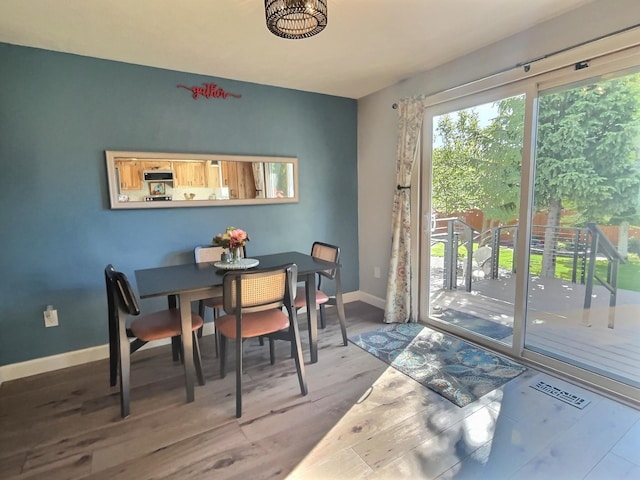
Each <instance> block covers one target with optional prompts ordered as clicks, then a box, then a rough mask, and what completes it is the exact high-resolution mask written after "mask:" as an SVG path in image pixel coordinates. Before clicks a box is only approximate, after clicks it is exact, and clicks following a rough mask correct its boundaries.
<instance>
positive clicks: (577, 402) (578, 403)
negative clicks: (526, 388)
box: [530, 380, 590, 409]
mask: <svg viewBox="0 0 640 480" xmlns="http://www.w3.org/2000/svg"><path fill="white" fill-rule="evenodd" d="M530 387H531V388H535V389H536V390H539V391H541V392H542V393H546V394H547V395H549V396H551V397H554V398H557V399H558V400H562V401H563V402H565V403H568V404H569V405H573V406H574V407H576V408H580V409H583V408H584V407H586V406H587V405H589V402H590V400H587V399H586V398H582V397H580V396H579V395H576V394H575V393H571V392H568V391H566V390H563V389H561V388H558V387H554V386H553V385H550V384H548V383H546V382H543V381H542V380H540V381H538V382H537V383H535V384H533V385H530Z"/></svg>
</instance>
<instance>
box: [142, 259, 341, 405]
mask: <svg viewBox="0 0 640 480" xmlns="http://www.w3.org/2000/svg"><path fill="white" fill-rule="evenodd" d="M252 258H255V259H257V260H258V261H259V264H258V266H257V267H255V268H269V267H276V266H280V265H286V264H291V263H295V264H296V266H297V267H298V281H300V282H302V281H304V282H305V292H306V297H307V298H306V300H307V308H308V312H309V349H310V354H311V363H315V362H317V361H318V322H317V311H316V308H317V305H316V296H315V289H316V285H315V281H316V273H317V272H320V271H324V270H333V269H335V270H336V275H335V288H336V292H335V299H336V308H337V313H338V318H339V320H340V322H341V324H342V325H345V314H344V303H343V300H342V287H341V283H340V264H339V263H333V262H328V261H326V260H321V259H319V258H314V257H312V256H311V255H309V254H305V253H300V252H282V253H275V254H270V255H259V256H254V257H252ZM134 273H135V277H136V283H137V286H138V295H139V296H140V298H152V297H160V296H166V297H168V298H169V302H170V304H171V303H172V301H174V299H175V298H177V299H178V303H177V306H178V307H179V308H180V318H181V328H182V335H181V341H182V352H183V355H182V358H183V363H184V370H185V382H186V390H187V402H192V401H193V400H194V398H195V394H194V377H195V369H194V365H193V341H192V338H191V303H192V302H194V301H198V300H201V299H204V298H210V297H214V296H218V295H219V292H220V287H221V286H222V278H223V276H224V274H225V273H226V271H225V270H221V269H218V268H216V267H215V266H214V263H207V262H203V263H189V264H184V265H169V266H165V267H156V268H148V269H142V270H136V271H135V272H134ZM342 332H343V334H342V336H343V339H342V340H343V343H344V345H347V338H346V333H345V329H343V330H342Z"/></svg>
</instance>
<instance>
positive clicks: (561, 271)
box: [431, 243, 640, 292]
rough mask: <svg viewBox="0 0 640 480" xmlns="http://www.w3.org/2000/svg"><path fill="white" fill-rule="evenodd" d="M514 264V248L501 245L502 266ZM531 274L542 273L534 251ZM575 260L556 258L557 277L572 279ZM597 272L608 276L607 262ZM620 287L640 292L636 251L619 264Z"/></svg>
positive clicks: (438, 248) (435, 250) (440, 252)
mask: <svg viewBox="0 0 640 480" xmlns="http://www.w3.org/2000/svg"><path fill="white" fill-rule="evenodd" d="M431 254H432V255H433V256H434V257H442V256H444V244H442V243H437V244H435V245H434V246H433V247H432V248H431ZM465 254H466V249H465V248H463V247H461V248H460V253H459V255H460V258H465ZM512 264H513V250H511V249H509V248H505V247H500V267H501V268H505V269H508V270H511V266H512ZM529 265H530V267H529V268H530V270H529V273H530V274H531V275H540V270H541V266H542V255H541V254H538V253H533V254H531V256H530V257H529ZM572 266H573V260H572V259H571V258H565V257H559V258H558V259H557V260H556V277H557V278H560V279H563V280H567V281H571V269H572ZM596 273H597V274H598V276H599V277H600V278H605V279H606V278H607V262H606V261H604V260H598V261H596ZM618 288H620V289H622V290H632V291H635V292H640V257H638V255H637V254H635V253H630V254H629V258H628V259H627V263H623V264H620V265H619V266H618Z"/></svg>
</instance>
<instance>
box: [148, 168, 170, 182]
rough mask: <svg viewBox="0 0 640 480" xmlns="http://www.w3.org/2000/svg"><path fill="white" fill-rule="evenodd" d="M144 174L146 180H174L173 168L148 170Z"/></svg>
mask: <svg viewBox="0 0 640 480" xmlns="http://www.w3.org/2000/svg"><path fill="white" fill-rule="evenodd" d="M143 175H144V181H145V182H173V170H147V171H145V172H144V173H143Z"/></svg>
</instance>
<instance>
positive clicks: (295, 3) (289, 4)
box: [264, 0, 327, 39]
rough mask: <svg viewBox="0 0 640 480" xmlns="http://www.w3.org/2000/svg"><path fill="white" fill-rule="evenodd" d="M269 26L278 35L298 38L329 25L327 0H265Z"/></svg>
mask: <svg viewBox="0 0 640 480" xmlns="http://www.w3.org/2000/svg"><path fill="white" fill-rule="evenodd" d="M264 9H265V13H266V16H267V28H268V29H269V30H270V31H271V32H272V33H273V34H274V35H277V36H278V37H282V38H289V39H298V38H308V37H312V36H314V35H316V34H317V33H320V32H321V31H322V30H324V27H326V26H327V0H265V1H264Z"/></svg>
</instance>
